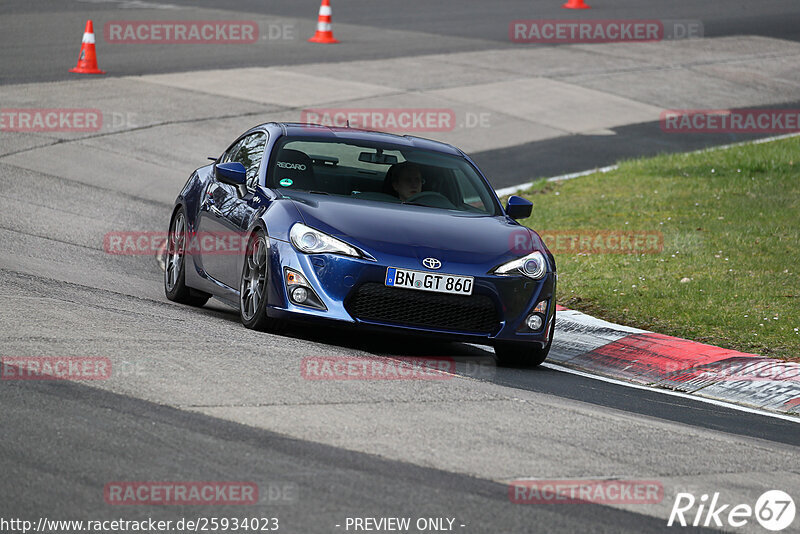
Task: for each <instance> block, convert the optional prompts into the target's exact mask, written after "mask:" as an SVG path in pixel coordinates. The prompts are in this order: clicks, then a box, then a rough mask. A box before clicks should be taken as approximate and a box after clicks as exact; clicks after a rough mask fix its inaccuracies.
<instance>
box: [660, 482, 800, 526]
mask: <svg viewBox="0 0 800 534" xmlns="http://www.w3.org/2000/svg"><path fill="white" fill-rule="evenodd" d="M795 512H796V509H795V504H794V500H792V498H791V496H789V494H788V493H786V492H785V491H781V490H769V491H765V492H764V493H762V494H761V496H760V497H759V498H758V499H757V500H756V504H755V506H750V505H749V504H744V503H742V504H736V505H733V504H730V503H725V502H724V501H722V500H721V499H720V494H719V492H716V493H714V494H713V495H712V496H711V499H710V500H709V495H708V494H703V495H701V496H700V498H699V499H697V498H695V496H694V495H692V494H691V493H678V495H677V496H676V497H675V503H674V504H673V505H672V512H671V513H670V514H669V521H667V526H669V527H671V526H673V525H675V526H682V527H686V526H693V527H699V526H703V527H718V528H723V527H724V528H725V530H727V529H728V528H729V527H735V528H738V527H744V526H745V525H747V524H748V523H749V522H750V521H751V520H752V519H754V518H755V520H756V521H758V523H759V524H760V525H761V526H762V527H764V528H765V529H767V530H771V531H773V532H778V531H781V530H783V529H785V528H787V527H788V526H790V525H791V524H792V522H793V521H794V516H795Z"/></svg>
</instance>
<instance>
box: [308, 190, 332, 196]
mask: <svg viewBox="0 0 800 534" xmlns="http://www.w3.org/2000/svg"><path fill="white" fill-rule="evenodd" d="M309 193H311V194H312V195H330V193H326V192H325V191H309Z"/></svg>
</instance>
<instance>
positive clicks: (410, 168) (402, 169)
mask: <svg viewBox="0 0 800 534" xmlns="http://www.w3.org/2000/svg"><path fill="white" fill-rule="evenodd" d="M422 183H423V182H422V171H421V170H420V168H419V165H417V164H416V163H411V162H408V161H405V162H403V163H398V164H397V165H395V166H394V167H392V189H394V191H395V193H397V196H398V197H400V200H401V201H402V202H405V201H406V200H408V199H409V198H411V197H413V196H414V195H418V194H419V193H421V192H422Z"/></svg>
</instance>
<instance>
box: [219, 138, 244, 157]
mask: <svg viewBox="0 0 800 534" xmlns="http://www.w3.org/2000/svg"><path fill="white" fill-rule="evenodd" d="M242 141H243V139H240V140H239V141H236V142H235V143H234V144H232V145H231V147H230V148H229V149H228V150H226V151H225V153H224V154H223V155H222V158H221V159H220V160H219V162H220V163H228V162H229V161H231V158H232V157H233V156H234V155H235V154H236V151H237V150H239V147H240V146H241V144H242Z"/></svg>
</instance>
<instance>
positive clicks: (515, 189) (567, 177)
mask: <svg viewBox="0 0 800 534" xmlns="http://www.w3.org/2000/svg"><path fill="white" fill-rule="evenodd" d="M798 135H800V132H795V133H789V134H783V135H775V136H773V137H765V138H764V139H756V140H754V141H741V142H739V143H731V144H729V145H720V146H712V147H708V148H701V149H700V150H693V151H691V152H686V154H700V153H701V152H713V151H714V150H728V149H729V148H734V147H737V146H743V145H760V144H761V143H769V142H772V141H780V140H781V139H789V138H790V137H796V136H798ZM618 167H619V166H618V165H609V166H608V167H601V168H599V169H589V170H588V171H580V172H573V173H570V174H561V175H559V176H553V177H551V178H547V181H548V182H560V181H562V180H571V179H573V178H579V177H581V176H588V175H590V174H594V173H596V172H599V173H607V172H609V171H614V170H617V168H618ZM535 181H537V180H531V181H530V182H526V183H524V184H519V185H512V186H509V187H504V188H502V189H496V190H495V193H497V196H498V197H502V196H505V195H513V194H514V193H517V192H519V191H524V190H525V189H528V188H529V187H530V186H531V185H533V183H534V182H535Z"/></svg>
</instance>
